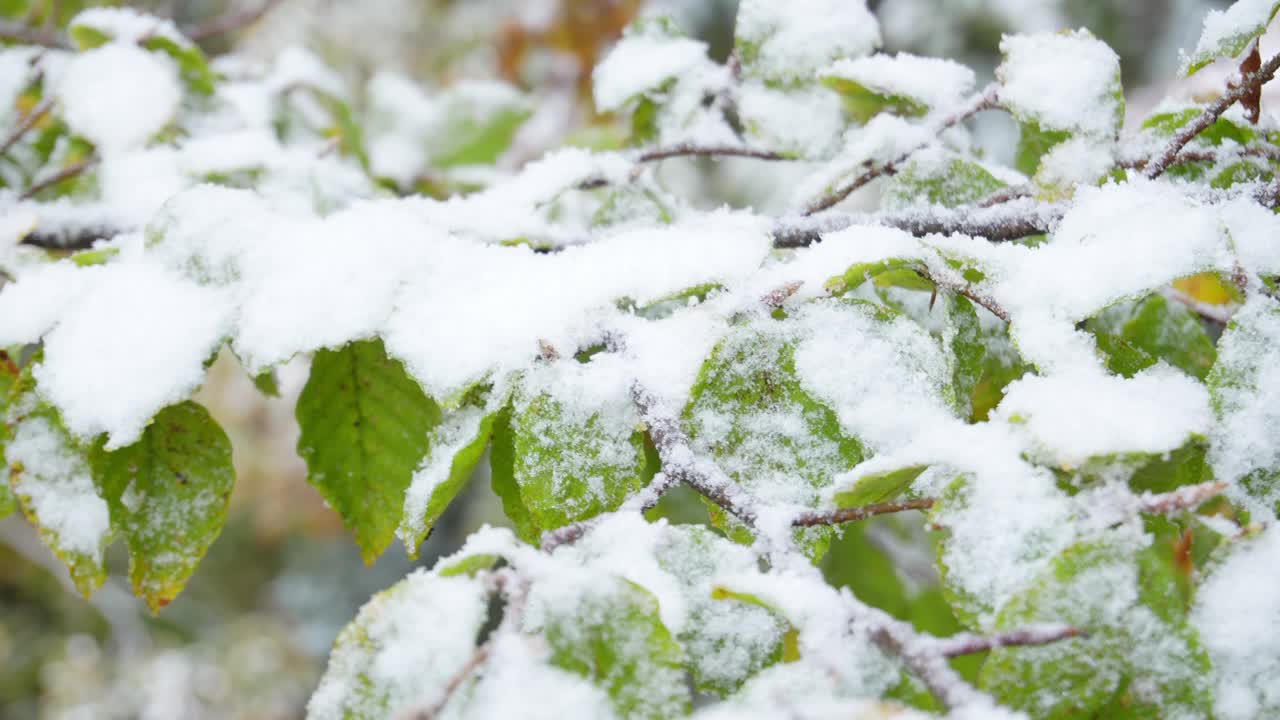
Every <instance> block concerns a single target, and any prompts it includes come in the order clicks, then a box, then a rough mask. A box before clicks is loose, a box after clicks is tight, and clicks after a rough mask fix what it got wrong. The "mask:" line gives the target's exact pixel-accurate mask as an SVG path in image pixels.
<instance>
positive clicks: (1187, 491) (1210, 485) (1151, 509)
mask: <svg viewBox="0 0 1280 720" xmlns="http://www.w3.org/2000/svg"><path fill="white" fill-rule="evenodd" d="M1226 489H1227V483H1225V482H1207V483H1200V484H1199V485H1187V486H1186V487H1180V488H1178V489H1177V490H1172V491H1170V492H1167V493H1160V494H1158V495H1153V494H1151V493H1143V494H1142V495H1138V496H1137V504H1138V510H1140V511H1141V512H1145V513H1152V514H1155V515H1171V514H1173V513H1177V512H1182V511H1183V510H1194V509H1195V508H1197V507H1199V506H1200V505H1201V504H1202V503H1204V502H1206V501H1208V500H1211V499H1213V498H1215V497H1217V496H1218V495H1221V494H1222V493H1223V491H1225V490H1226Z"/></svg>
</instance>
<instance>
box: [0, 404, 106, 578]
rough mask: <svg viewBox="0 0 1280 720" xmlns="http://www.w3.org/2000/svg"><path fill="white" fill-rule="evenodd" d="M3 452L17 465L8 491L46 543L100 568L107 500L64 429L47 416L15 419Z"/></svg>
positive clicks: (103, 548) (103, 547)
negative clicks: (47, 538) (32, 519)
mask: <svg viewBox="0 0 1280 720" xmlns="http://www.w3.org/2000/svg"><path fill="white" fill-rule="evenodd" d="M4 457H5V461H6V463H7V464H8V465H9V466H11V467H20V468H22V472H21V473H18V474H17V475H15V482H14V491H15V492H16V494H17V495H18V496H19V497H20V498H22V502H23V505H24V506H25V508H26V509H27V512H29V513H31V514H32V515H33V516H34V517H35V518H36V519H37V521H38V522H39V524H40V529H41V532H42V533H44V534H47V535H48V536H50V537H51V538H52V541H51V544H52V545H53V546H54V547H55V548H57V549H58V551H59V552H64V553H68V554H71V555H73V556H77V562H88V563H91V564H92V565H94V566H96V567H101V566H102V564H103V554H104V551H105V549H106V546H107V542H108V540H109V538H110V532H111V518H110V515H109V514H108V510H107V501H106V500H104V499H102V497H101V496H100V495H99V494H98V488H97V485H95V484H94V481H93V477H92V476H91V475H90V473H89V463H88V462H87V461H86V459H85V457H84V455H83V454H81V453H80V452H78V451H77V450H76V449H75V448H74V447H72V446H70V445H69V442H68V438H67V436H66V433H65V432H64V431H62V430H61V429H60V428H58V427H57V426H55V425H54V423H53V421H51V420H50V419H49V418H47V417H44V416H43V415H33V416H31V417H28V418H26V419H24V420H21V421H20V422H18V423H17V424H16V427H15V429H14V432H13V437H11V438H9V440H8V443H7V445H6V446H5V447H4Z"/></svg>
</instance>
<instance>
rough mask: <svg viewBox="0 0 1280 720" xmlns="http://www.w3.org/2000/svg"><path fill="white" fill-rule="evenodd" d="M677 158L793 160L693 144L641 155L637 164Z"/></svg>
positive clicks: (765, 152) (768, 153) (737, 148)
mask: <svg viewBox="0 0 1280 720" xmlns="http://www.w3.org/2000/svg"><path fill="white" fill-rule="evenodd" d="M676 157H709V158H717V157H743V158H753V159H756V160H767V161H771V162H777V161H782V160H791V159H793V158H789V157H787V156H785V155H782V154H779V153H776V152H771V151H769V150H759V149H756V148H749V147H743V146H734V145H705V146H702V145H694V144H692V143H681V144H679V145H672V146H670V147H665V148H656V149H654V150H647V151H645V152H642V153H640V155H638V156H637V157H636V162H641V163H649V162H657V161H660V160H666V159H668V158H676Z"/></svg>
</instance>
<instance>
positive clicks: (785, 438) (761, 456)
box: [684, 318, 866, 559]
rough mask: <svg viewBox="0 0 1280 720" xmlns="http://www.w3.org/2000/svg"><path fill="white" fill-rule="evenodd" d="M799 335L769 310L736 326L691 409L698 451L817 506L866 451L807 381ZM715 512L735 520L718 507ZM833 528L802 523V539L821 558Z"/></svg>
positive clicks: (777, 493) (702, 375) (705, 371)
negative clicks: (799, 362)
mask: <svg viewBox="0 0 1280 720" xmlns="http://www.w3.org/2000/svg"><path fill="white" fill-rule="evenodd" d="M795 343H796V339H795V338H794V337H793V336H792V335H791V331H790V326H789V325H788V324H787V323H786V322H785V321H778V320H773V319H770V318H763V319H757V320H753V321H751V322H749V323H748V324H747V325H744V326H740V327H738V328H735V329H734V331H732V332H731V333H729V335H728V336H726V337H725V338H724V339H723V340H721V341H720V343H719V344H718V345H717V346H716V347H715V349H714V350H713V351H712V353H711V357H709V358H708V359H707V361H706V362H705V363H704V364H703V366H702V369H701V371H699V374H698V379H697V382H695V383H694V386H693V391H692V393H691V395H690V399H689V404H688V406H687V407H686V408H685V411H684V417H685V421H686V427H687V428H688V432H689V436H690V439H691V440H692V441H693V447H694V450H695V452H697V453H698V454H699V455H709V456H711V457H713V458H714V459H715V460H716V462H717V463H718V464H719V465H720V467H721V468H723V469H724V471H725V472H726V473H728V474H729V476H730V477H731V478H733V479H734V480H735V481H737V482H738V483H740V484H741V485H742V486H743V487H744V488H745V489H746V490H748V491H750V492H752V493H754V494H755V495H756V496H758V497H764V498H768V499H769V500H770V501H772V502H789V503H793V504H795V505H801V506H806V507H817V505H818V503H819V500H820V497H821V491H822V490H823V489H824V488H826V487H828V486H830V484H831V483H832V482H833V480H834V478H835V476H836V475H837V474H839V473H841V472H845V471H847V470H850V469H852V468H853V467H854V466H855V465H857V464H858V463H859V462H861V461H862V460H863V459H864V457H865V456H866V451H865V450H864V448H863V446H862V443H861V442H859V441H858V439H857V438H853V437H849V436H848V435H846V434H845V433H844V431H843V430H842V429H841V427H840V422H839V420H838V419H837V418H836V414H835V413H834V412H833V411H832V410H831V409H830V408H828V407H827V406H826V405H824V404H822V403H821V402H819V401H818V400H817V399H815V398H814V397H813V396H812V395H810V394H809V392H808V391H806V390H805V389H804V388H803V387H802V386H801V384H800V379H799V377H798V375H797V374H796V367H795ZM712 520H713V522H714V523H715V524H716V526H717V527H720V528H722V529H724V528H726V527H728V518H726V517H725V516H724V515H723V514H722V513H720V512H718V511H717V509H715V508H713V509H712ZM831 532H832V531H831V529H830V528H826V527H819V528H806V529H803V530H797V539H798V540H799V542H800V545H801V547H802V548H803V549H804V551H805V553H806V554H808V555H809V556H810V557H811V558H814V559H816V558H818V557H821V555H822V553H823V552H824V551H825V547H826V544H827V543H828V542H829V541H830V538H831ZM739 537H742V536H741V535H739Z"/></svg>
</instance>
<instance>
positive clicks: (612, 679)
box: [539, 577, 689, 720]
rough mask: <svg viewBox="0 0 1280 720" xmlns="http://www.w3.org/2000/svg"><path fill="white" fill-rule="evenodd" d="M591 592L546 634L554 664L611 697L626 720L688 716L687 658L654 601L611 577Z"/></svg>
mask: <svg viewBox="0 0 1280 720" xmlns="http://www.w3.org/2000/svg"><path fill="white" fill-rule="evenodd" d="M584 590H586V592H583V593H582V594H581V595H579V596H577V597H575V598H574V599H573V600H572V601H571V602H570V603H567V604H565V605H563V606H560V607H557V608H556V609H555V610H554V614H551V615H549V616H548V617H546V618H545V619H544V620H543V624H542V626H541V627H540V628H539V630H540V631H541V632H542V633H543V635H544V636H545V637H546V639H547V644H548V645H550V647H551V658H550V662H551V663H552V664H553V665H556V666H558V667H561V668H564V669H565V670H568V671H570V672H573V673H577V674H578V675H581V676H583V677H585V678H588V679H589V680H591V682H593V683H595V684H596V685H598V686H599V687H601V688H602V689H604V690H605V691H607V692H608V693H609V697H610V698H611V699H612V701H613V707H614V710H615V711H616V712H617V713H618V716H619V717H621V718H628V719H632V718H654V719H655V720H656V719H658V718H670V717H676V716H679V715H683V714H686V713H688V711H689V695H688V692H686V690H685V685H684V653H683V651H682V650H681V649H680V646H679V645H678V644H677V643H676V642H675V639H674V638H672V637H671V633H670V632H668V630H667V628H666V626H664V625H663V624H662V620H661V619H660V618H659V617H658V603H657V601H656V600H655V599H654V597H653V595H651V594H650V593H649V592H648V591H646V590H645V589H644V588H642V587H640V586H639V585H636V584H634V583H631V582H628V581H626V580H622V579H620V578H608V577H606V578H600V579H599V580H598V581H597V582H596V583H594V584H593V587H591V588H589V589H587V588H584Z"/></svg>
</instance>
